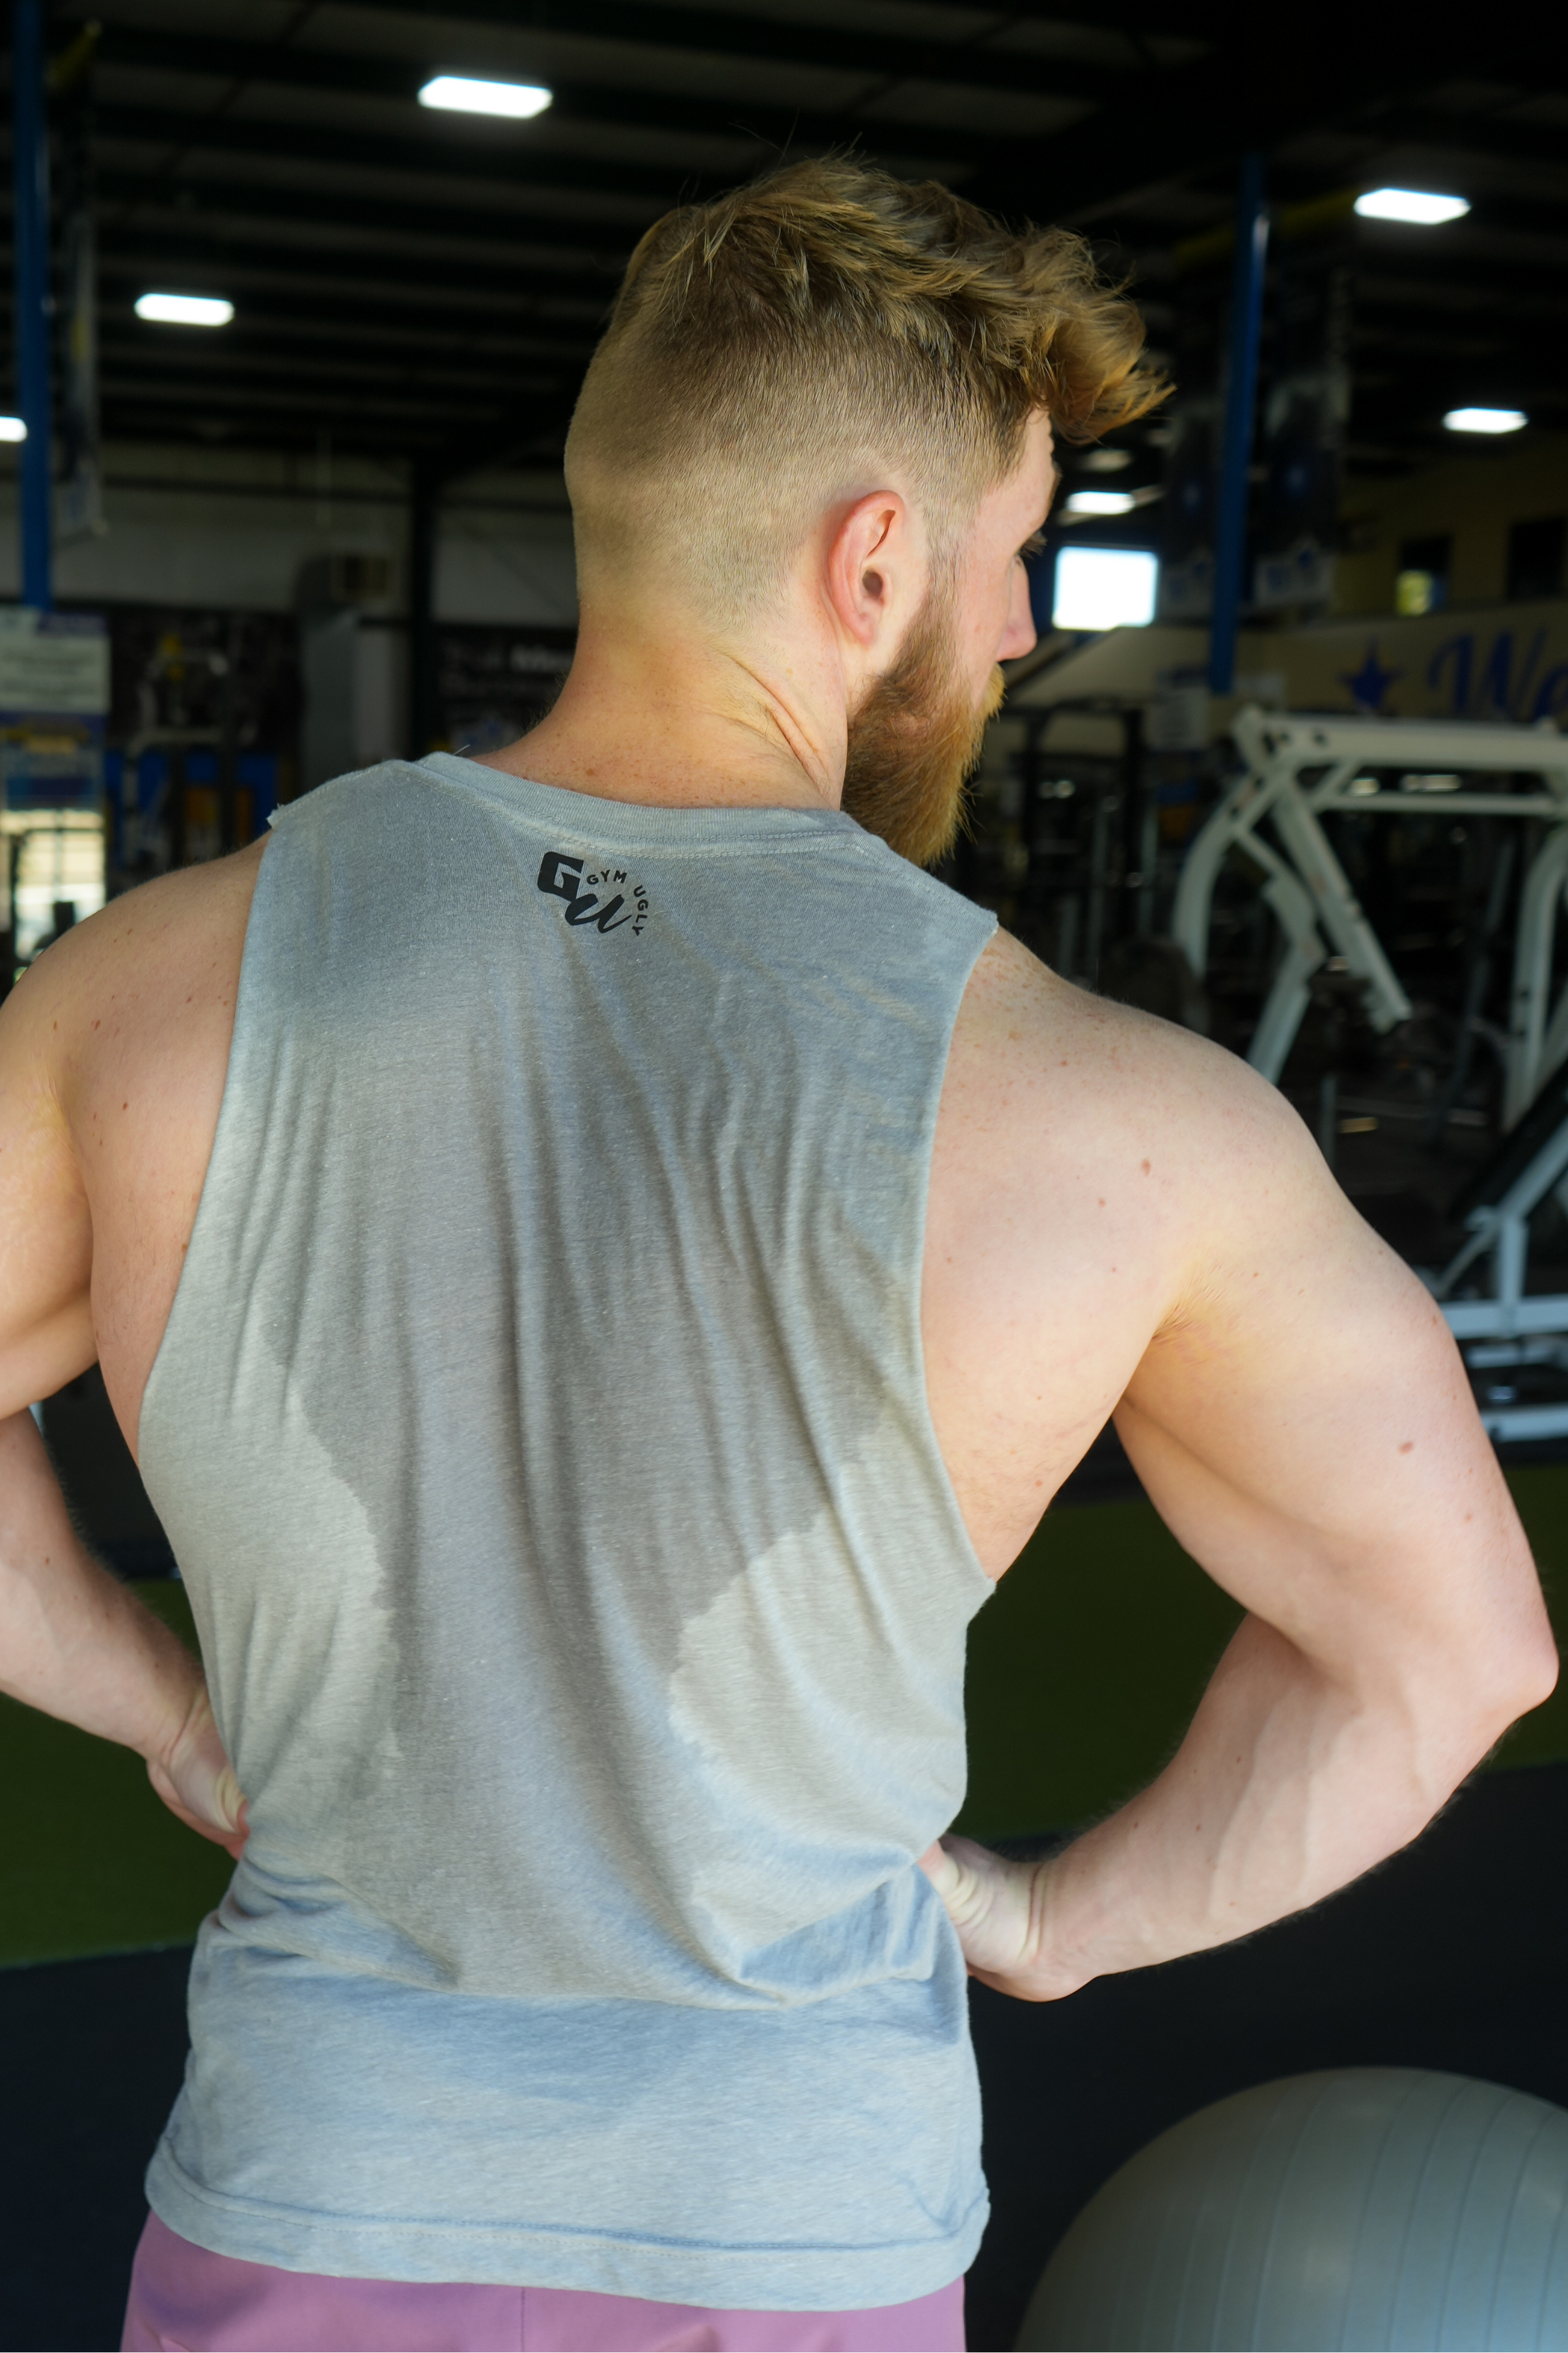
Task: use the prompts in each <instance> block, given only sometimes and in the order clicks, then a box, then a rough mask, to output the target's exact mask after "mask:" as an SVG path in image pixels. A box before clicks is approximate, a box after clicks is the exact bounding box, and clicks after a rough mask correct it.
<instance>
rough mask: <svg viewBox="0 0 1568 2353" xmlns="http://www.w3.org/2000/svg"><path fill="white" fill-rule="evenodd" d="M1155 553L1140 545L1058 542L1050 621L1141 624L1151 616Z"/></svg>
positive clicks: (1065, 625)
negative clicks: (1075, 545) (1059, 549)
mask: <svg viewBox="0 0 1568 2353" xmlns="http://www.w3.org/2000/svg"><path fill="white" fill-rule="evenodd" d="M1159 577H1160V564H1159V558H1158V557H1157V556H1155V555H1152V554H1151V553H1150V552H1149V550H1148V549H1147V548H1143V547H1064V548H1063V549H1062V550H1061V553H1060V554H1058V557H1057V585H1056V599H1055V602H1054V604H1053V606H1052V608H1051V623H1052V626H1053V628H1058V629H1141V628H1144V627H1146V625H1147V624H1148V623H1149V622H1150V621H1152V619H1153V617H1154V591H1155V589H1156V587H1157V586H1158V584H1159Z"/></svg>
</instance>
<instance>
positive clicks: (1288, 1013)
mask: <svg viewBox="0 0 1568 2353" xmlns="http://www.w3.org/2000/svg"><path fill="white" fill-rule="evenodd" d="M1232 732H1233V734H1234V738H1235V741H1236V743H1237V748H1238V749H1239V751H1240V753H1241V754H1242V757H1243V760H1244V762H1245V764H1246V765H1245V768H1244V771H1243V774H1242V775H1241V776H1240V777H1239V779H1238V780H1237V782H1236V783H1235V784H1234V785H1233V786H1232V787H1231V789H1230V790H1229V791H1228V792H1227V793H1226V796H1225V797H1224V799H1223V800H1222V801H1221V803H1220V805H1219V807H1217V808H1216V809H1215V811H1214V812H1213V814H1212V815H1211V816H1210V818H1208V820H1207V822H1206V823H1205V826H1204V828H1203V829H1202V830H1201V832H1200V833H1199V834H1198V836H1197V838H1196V839H1195V840H1194V844H1193V847H1192V849H1191V851H1190V852H1189V854H1188V858H1187V860H1186V864H1185V866H1184V869H1183V872H1182V877H1181V881H1180V882H1179V884H1178V886H1177V892H1176V902H1175V908H1174V917H1173V931H1174V934H1175V937H1176V940H1177V942H1178V944H1179V945H1180V946H1181V948H1182V951H1183V953H1184V955H1185V957H1186V959H1187V961H1188V963H1189V964H1190V965H1191V966H1192V968H1193V970H1194V973H1195V974H1196V975H1197V976H1199V977H1200V978H1201V977H1202V976H1203V975H1204V973H1205V969H1206V965H1207V961H1208V945H1209V929H1210V919H1211V913H1212V907H1213V899H1214V892H1215V881H1216V880H1217V877H1218V874H1219V871H1220V868H1221V865H1222V864H1223V862H1224V860H1225V859H1226V856H1227V855H1228V854H1229V852H1230V851H1231V850H1232V849H1240V850H1241V851H1242V852H1243V853H1244V854H1245V856H1246V857H1247V859H1248V860H1251V862H1252V863H1253V865H1254V866H1255V868H1257V869H1258V870H1260V871H1261V873H1262V876H1263V881H1262V884H1261V895H1262V898H1263V899H1264V901H1265V902H1267V904H1268V907H1269V909H1270V910H1271V912H1272V913H1273V915H1274V917H1275V919H1276V921H1277V923H1278V924H1279V928H1280V931H1281V932H1282V934H1283V935H1284V949H1283V954H1282V955H1281V956H1280V958H1279V964H1278V966H1277V968H1276V971H1275V974H1274V977H1273V982H1272V985H1271V987H1270V988H1269V990H1268V997H1267V998H1266V1000H1265V1003H1264V1006H1263V1009H1262V1011H1261V1013H1260V1015H1259V1017H1258V1022H1257V1026H1256V1028H1255V1029H1254V1030H1253V1034H1252V1039H1251V1042H1250V1045H1249V1047H1248V1049H1247V1060H1249V1061H1250V1062H1251V1063H1252V1065H1253V1067H1254V1068H1255V1069H1256V1070H1258V1071H1261V1072H1262V1073H1263V1075H1264V1076H1265V1077H1267V1078H1268V1079H1271V1080H1274V1081H1276V1082H1278V1080H1279V1075H1280V1073H1281V1071H1282V1070H1283V1069H1284V1065H1285V1060H1286V1057H1287V1055H1288V1054H1289V1050H1290V1046H1291V1043H1292V1040H1293V1039H1294V1038H1295V1036H1296V1033H1297V1030H1298V1029H1299V1028H1300V1022H1301V1018H1302V1016H1303V1014H1304V1012H1305V1010H1306V1008H1307V1005H1308V1002H1309V999H1310V983H1311V980H1312V976H1314V974H1316V973H1317V972H1319V971H1320V970H1321V969H1322V968H1323V966H1324V965H1328V964H1329V962H1330V960H1331V956H1333V957H1335V958H1337V959H1338V960H1339V968H1340V969H1342V970H1343V971H1344V972H1345V973H1346V975H1347V976H1349V977H1350V978H1351V980H1352V982H1354V983H1356V984H1359V988H1360V993H1361V997H1362V1001H1363V1006H1364V1008H1365V1011H1366V1014H1367V1018H1368V1019H1369V1020H1370V1022H1371V1024H1372V1026H1373V1029H1374V1030H1376V1031H1378V1032H1380V1033H1382V1034H1386V1033H1387V1032H1388V1031H1389V1030H1390V1029H1393V1028H1394V1026H1395V1025H1396V1024H1397V1023H1398V1022H1400V1021H1403V1020H1405V1019H1407V1018H1409V1016H1410V1012H1411V1005H1410V1000H1409V998H1408V997H1407V996H1406V994H1405V989H1404V987H1403V986H1402V984H1401V982H1400V981H1399V979H1398V977H1397V976H1396V975H1395V973H1394V968H1393V966H1392V965H1391V964H1390V962H1389V959H1388V957H1387V955H1386V954H1385V953H1384V947H1383V944H1382V943H1381V942H1380V941H1379V939H1378V937H1377V935H1376V933H1375V932H1374V931H1373V927H1372V925H1371V923H1369V922H1368V920H1367V917H1366V915H1365V913H1364V912H1363V908H1362V907H1361V905H1360V904H1359V902H1358V901H1357V899H1356V896H1355V893H1354V892H1353V891H1352V888H1351V884H1350V881H1349V879H1348V877H1347V876H1346V874H1345V871H1344V869H1343V867H1342V865H1341V863H1340V860H1339V859H1338V858H1337V857H1336V855H1335V853H1334V849H1333V847H1332V844H1331V841H1330V839H1329V837H1328V835H1327V833H1326V832H1325V830H1324V828H1323V824H1322V819H1323V818H1324V817H1325V816H1326V815H1328V814H1329V813H1331V812H1332V811H1337V810H1342V811H1346V812H1349V813H1352V814H1354V815H1356V816H1358V817H1368V816H1371V817H1379V816H1397V817H1404V818H1410V817H1415V816H1422V815H1426V816H1431V815H1434V814H1439V815H1442V816H1445V817H1447V816H1453V817H1461V816H1467V815H1468V816H1476V817H1485V818H1516V819H1522V820H1526V821H1527V822H1531V823H1532V824H1533V825H1534V827H1536V828H1539V831H1538V833H1537V834H1536V835H1535V836H1533V837H1531V836H1528V835H1527V837H1526V839H1527V840H1531V839H1533V840H1535V842H1536V843H1537V845H1538V846H1536V847H1535V848H1534V854H1533V856H1532V857H1531V859H1530V860H1529V864H1528V866H1527V868H1526V871H1525V874H1524V880H1523V883H1522V886H1521V894H1520V909H1519V923H1518V931H1517V935H1516V939H1515V944H1514V955H1513V976H1512V986H1511V989H1510V999H1509V1017H1508V1026H1507V1031H1506V1035H1505V1036H1504V1037H1503V1038H1502V1039H1500V1041H1499V1042H1500V1049H1501V1058H1502V1063H1503V1098H1502V1126H1503V1130H1504V1141H1503V1143H1502V1145H1500V1149H1499V1151H1498V1152H1497V1153H1496V1154H1494V1155H1493V1157H1492V1159H1491V1160H1490V1161H1489V1163H1488V1164H1487V1166H1485V1167H1484V1168H1483V1169H1482V1170H1481V1171H1480V1172H1479V1174H1478V1176H1476V1177H1475V1178H1474V1179H1473V1181H1472V1183H1471V1184H1470V1186H1469V1187H1468V1188H1467V1190H1466V1192H1465V1194H1464V1195H1463V1196H1462V1197H1461V1198H1460V1200H1459V1202H1458V1204H1457V1205H1456V1209H1455V1214H1456V1215H1457V1216H1458V1217H1460V1218H1462V1219H1463V1221H1464V1223H1465V1224H1466V1225H1467V1226H1468V1229H1469V1235H1468V1240H1467V1241H1466V1242H1465V1244H1464V1246H1463V1247H1462V1249H1461V1250H1459V1251H1458V1253H1457V1255H1456V1256H1455V1257H1454V1259H1453V1260H1452V1261H1451V1262H1450V1263H1449V1265H1448V1266H1447V1268H1445V1269H1444V1270H1443V1271H1442V1272H1441V1273H1440V1274H1436V1275H1433V1276H1430V1277H1428V1278H1427V1280H1428V1281H1429V1282H1430V1283H1431V1287H1432V1290H1433V1292H1434V1293H1435V1295H1436V1297H1437V1299H1438V1300H1439V1301H1440V1302H1441V1303H1442V1305H1443V1313H1444V1314H1445V1316H1446V1317H1447V1322H1448V1324H1449V1327H1450V1329H1451V1330H1452V1331H1453V1333H1454V1335H1455V1337H1456V1338H1457V1339H1458V1341H1459V1342H1460V1344H1461V1345H1462V1347H1463V1349H1464V1353H1465V1356H1466V1359H1467V1362H1468V1366H1469V1367H1470V1370H1471V1372H1472V1375H1474V1376H1476V1377H1477V1386H1478V1390H1479V1404H1480V1409H1481V1414H1482V1419H1483V1420H1484V1421H1485V1423H1486V1426H1487V1428H1488V1430H1489V1431H1490V1432H1491V1434H1492V1436H1493V1437H1494V1438H1500V1439H1515V1440H1518V1439H1541V1438H1552V1437H1561V1436H1564V1435H1568V1401H1555V1400H1554V1401H1550V1402H1542V1403H1538V1404H1531V1403H1528V1402H1525V1401H1521V1396H1520V1390H1521V1386H1522V1387H1524V1388H1526V1389H1528V1388H1529V1386H1530V1385H1531V1379H1532V1377H1539V1376H1541V1375H1543V1374H1547V1375H1549V1374H1551V1373H1557V1374H1561V1373H1563V1372H1568V1296H1556V1295H1553V1296H1542V1295H1537V1296H1533V1297H1532V1296H1528V1295H1527V1294H1526V1293H1525V1289H1524V1282H1525V1272H1526V1265H1527V1260H1528V1253H1529V1248H1530V1222H1529V1221H1530V1219H1531V1214H1532V1213H1533V1212H1534V1211H1535V1210H1536V1209H1537V1208H1539V1207H1540V1206H1541V1205H1542V1203H1543V1202H1544V1201H1545V1200H1546V1199H1547V1197H1548V1196H1549V1195H1552V1194H1556V1195H1557V1197H1558V1199H1559V1202H1560V1204H1561V1206H1562V1207H1563V1208H1564V1210H1565V1211H1568V1070H1564V1068H1563V1065H1564V1063H1565V1062H1568V984H1564V985H1563V987H1561V988H1560V989H1559V990H1557V992H1556V994H1555V996H1554V995H1553V950H1554V946H1555V941H1556V930H1557V923H1558V917H1559V911H1560V908H1561V905H1562V902H1563V895H1564V888H1565V885H1568V739H1565V738H1564V737H1563V736H1562V735H1561V734H1559V733H1557V731H1556V729H1555V728H1554V727H1552V725H1551V724H1550V723H1545V724H1543V725H1542V726H1540V727H1536V728H1529V729H1526V728H1510V727H1493V726H1483V725H1475V724H1469V725H1467V724H1463V723H1440V722H1425V721H1405V720H1350V719H1344V720H1342V719H1331V718H1316V717H1310V716H1307V717H1302V716H1296V715H1290V716H1285V715H1281V714H1276V713H1270V712H1262V711H1259V710H1257V709H1248V710H1246V711H1243V712H1241V713H1240V714H1239V715H1238V717H1237V721H1236V722H1235V724H1234V727H1233V731H1232ZM1492 779H1495V780H1496V781H1495V783H1494V782H1492V781H1491V780H1492ZM1265 820H1267V821H1268V825H1269V827H1270V829H1271V831H1272V834H1273V837H1274V838H1273V839H1272V840H1269V839H1265V838H1264V836H1263V835H1262V833H1261V832H1260V830H1259V828H1261V827H1262V825H1263V824H1264V822H1265ZM1508 872H1509V862H1508V861H1504V862H1503V863H1502V864H1501V866H1500V870H1499V888H1498V889H1494V891H1493V893H1492V899H1493V901H1494V902H1497V901H1498V900H1499V897H1500V890H1501V889H1503V888H1506V881H1507V875H1508ZM1499 915H1500V905H1499V904H1497V903H1494V904H1492V905H1490V906H1489V910H1488V916H1487V923H1488V926H1489V928H1493V927H1495V923H1496V920H1497V918H1498V916H1499ZM1474 995H1475V991H1474V990H1472V991H1470V992H1469V996H1470V997H1473V996H1474ZM1478 1017H1479V1006H1478V1005H1477V1004H1474V1003H1471V1002H1470V1001H1468V999H1467V1005H1466V1008H1465V1014H1464V1017H1463V1021H1462V1032H1463V1034H1462V1035H1461V1039H1460V1049H1459V1051H1460V1057H1461V1062H1460V1064H1459V1065H1458V1067H1460V1068H1462V1058H1463V1057H1464V1055H1465V1054H1466V1052H1467V1051H1468V1033H1469V1031H1470V1029H1472V1028H1479V1027H1480V1026H1481V1024H1480V1023H1479V1018H1478ZM1483 1268H1489V1271H1490V1283H1489V1290H1488V1292H1487V1293H1485V1295H1482V1296H1477V1297H1458V1298H1457V1297H1455V1296H1454V1295H1453V1294H1454V1293H1455V1291H1456V1288H1457V1287H1458V1286H1459V1285H1460V1284H1461V1283H1464V1282H1466V1281H1467V1279H1469V1280H1470V1281H1472V1282H1473V1280H1474V1276H1473V1274H1472V1270H1476V1271H1480V1270H1481V1269H1483ZM1500 1374H1508V1375H1510V1376H1511V1377H1510V1378H1507V1379H1499V1378H1497V1377H1496V1376H1498V1375H1500Z"/></svg>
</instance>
